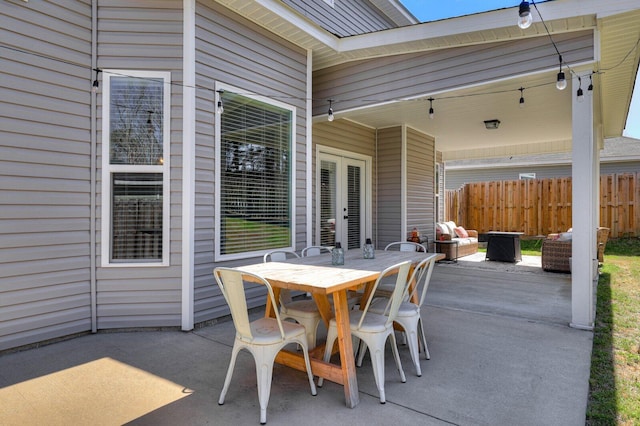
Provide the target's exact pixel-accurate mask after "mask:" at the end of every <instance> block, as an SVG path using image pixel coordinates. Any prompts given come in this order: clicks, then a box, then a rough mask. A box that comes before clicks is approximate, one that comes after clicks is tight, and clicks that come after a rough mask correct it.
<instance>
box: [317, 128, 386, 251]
mask: <svg viewBox="0 0 640 426" xmlns="http://www.w3.org/2000/svg"><path fill="white" fill-rule="evenodd" d="M317 145H323V146H328V147H331V148H337V149H341V150H344V151H348V152H355V153H357V154H362V155H368V156H370V157H371V158H372V159H373V161H372V167H373V170H372V171H371V175H372V176H374V178H373V182H371V193H372V200H371V205H372V210H373V211H372V212H371V213H372V214H371V220H372V225H373V228H372V232H373V235H376V232H377V230H376V225H377V216H376V215H377V210H376V207H375V206H376V205H377V196H376V193H377V187H376V185H377V181H376V179H375V176H376V132H375V129H372V128H370V127H365V126H361V125H358V124H355V123H353V122H350V121H347V120H336V121H333V122H329V121H322V122H319V123H316V124H314V125H313V188H314V190H315V188H316V146H317ZM315 213H316V196H315V191H314V197H313V235H314V236H315V233H316V231H317V230H316V214H315ZM374 242H375V241H374Z"/></svg>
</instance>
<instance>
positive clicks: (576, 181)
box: [571, 76, 599, 330]
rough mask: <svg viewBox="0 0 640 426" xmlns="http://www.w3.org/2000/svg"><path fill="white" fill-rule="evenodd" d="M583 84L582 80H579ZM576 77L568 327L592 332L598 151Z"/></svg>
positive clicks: (587, 102)
mask: <svg viewBox="0 0 640 426" xmlns="http://www.w3.org/2000/svg"><path fill="white" fill-rule="evenodd" d="M583 80H584V78H583ZM578 87H579V82H578V77H577V76H574V77H573V81H572V85H571V88H572V89H571V90H572V93H571V97H572V102H571V106H572V130H573V142H572V159H573V161H572V170H571V173H572V185H573V192H572V198H573V201H572V227H573V233H572V234H573V240H572V241H573V243H572V249H571V256H572V263H571V327H574V328H581V329H587V330H592V329H593V324H594V319H595V315H594V313H595V310H594V292H593V291H594V280H595V279H596V278H597V268H596V267H595V266H594V262H597V256H596V228H597V226H598V224H597V218H598V200H599V187H598V174H599V167H598V149H597V144H596V141H595V138H594V131H593V129H594V126H593V99H592V97H591V96H587V95H586V92H587V90H586V88H583V91H584V92H585V96H584V98H583V101H582V102H580V101H579V100H578V99H577V96H576V91H577V89H578Z"/></svg>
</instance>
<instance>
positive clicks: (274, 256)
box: [262, 250, 300, 262]
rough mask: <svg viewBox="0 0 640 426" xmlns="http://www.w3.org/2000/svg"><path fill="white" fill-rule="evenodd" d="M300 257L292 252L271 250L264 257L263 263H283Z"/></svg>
mask: <svg viewBox="0 0 640 426" xmlns="http://www.w3.org/2000/svg"><path fill="white" fill-rule="evenodd" d="M294 257H300V256H298V253H296V252H295V251H291V250H271V251H270V252H268V253H265V255H264V256H262V260H263V262H281V261H283V260H287V259H291V258H294Z"/></svg>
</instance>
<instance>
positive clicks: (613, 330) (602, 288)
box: [587, 238, 640, 425]
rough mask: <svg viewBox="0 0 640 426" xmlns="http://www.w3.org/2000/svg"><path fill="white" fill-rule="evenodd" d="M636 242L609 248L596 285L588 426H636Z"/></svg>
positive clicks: (639, 347)
mask: <svg viewBox="0 0 640 426" xmlns="http://www.w3.org/2000/svg"><path fill="white" fill-rule="evenodd" d="M639 256H640V239H638V238H627V239H618V240H610V241H608V242H607V247H606V250H605V259H604V264H603V266H602V272H601V274H600V278H599V280H598V289H597V294H598V297H597V304H596V312H597V313H596V321H595V329H594V338H593V350H592V354H591V376H590V379H589V401H588V406H587V424H588V425H637V424H640V257H639Z"/></svg>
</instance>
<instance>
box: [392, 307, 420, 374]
mask: <svg viewBox="0 0 640 426" xmlns="http://www.w3.org/2000/svg"><path fill="white" fill-rule="evenodd" d="M418 320H419V318H418V317H403V318H396V322H398V324H400V326H402V328H403V330H404V333H403V334H404V336H405V340H406V345H407V346H408V347H409V354H410V355H411V361H413V365H414V367H415V369H416V375H417V376H418V377H420V376H422V370H421V369H420V342H419V341H418Z"/></svg>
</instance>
